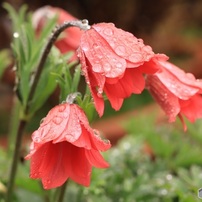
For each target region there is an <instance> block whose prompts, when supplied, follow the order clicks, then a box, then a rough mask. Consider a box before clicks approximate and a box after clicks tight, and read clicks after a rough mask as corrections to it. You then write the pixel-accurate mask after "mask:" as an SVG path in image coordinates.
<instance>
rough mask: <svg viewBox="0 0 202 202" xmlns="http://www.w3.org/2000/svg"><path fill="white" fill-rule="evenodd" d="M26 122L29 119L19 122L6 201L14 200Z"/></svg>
mask: <svg viewBox="0 0 202 202" xmlns="http://www.w3.org/2000/svg"><path fill="white" fill-rule="evenodd" d="M26 124H27V121H25V120H21V121H20V123H19V127H18V132H17V136H16V141H15V150H14V155H13V159H12V160H13V161H12V165H11V171H10V178H9V181H8V188H7V195H6V202H11V201H12V196H13V187H14V182H15V176H16V172H17V167H18V166H17V165H18V162H19V156H20V150H21V144H22V136H23V132H24V129H25V126H26Z"/></svg>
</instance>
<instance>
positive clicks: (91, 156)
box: [85, 150, 109, 168]
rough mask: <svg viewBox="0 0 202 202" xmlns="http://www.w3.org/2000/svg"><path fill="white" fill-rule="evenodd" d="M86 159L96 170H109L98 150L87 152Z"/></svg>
mask: <svg viewBox="0 0 202 202" xmlns="http://www.w3.org/2000/svg"><path fill="white" fill-rule="evenodd" d="M85 154H86V158H87V159H88V161H89V162H90V164H91V165H92V166H94V167H96V168H107V167H109V164H108V163H107V162H106V161H105V160H104V158H103V157H102V155H101V154H100V153H99V152H98V151H96V150H85Z"/></svg>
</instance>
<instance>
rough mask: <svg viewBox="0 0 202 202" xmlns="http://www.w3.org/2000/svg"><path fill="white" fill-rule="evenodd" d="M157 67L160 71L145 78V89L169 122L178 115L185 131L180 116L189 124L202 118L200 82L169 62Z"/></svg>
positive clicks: (201, 83) (160, 63)
mask: <svg viewBox="0 0 202 202" xmlns="http://www.w3.org/2000/svg"><path fill="white" fill-rule="evenodd" d="M159 66H160V67H161V70H160V71H158V72H157V73H155V74H154V75H148V76H147V79H146V81H147V88H148V89H149V91H150V93H151V94H152V95H153V97H154V98H155V100H156V101H157V102H158V103H159V105H160V106H161V107H162V109H163V110H164V111H165V113H166V115H167V116H168V117H169V122H174V121H175V119H176V116H177V115H178V116H179V117H180V119H181V120H182V123H183V125H184V130H186V125H185V123H184V121H183V118H182V115H184V116H185V117H187V119H188V120H189V121H191V122H194V121H195V120H196V119H198V118H201V117H202V97H201V95H200V94H202V81H201V80H198V79H195V77H194V76H193V74H191V73H185V72H184V71H183V70H181V69H179V68H178V67H176V66H175V65H173V64H171V63H169V62H166V61H161V62H159Z"/></svg>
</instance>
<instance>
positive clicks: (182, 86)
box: [156, 61, 200, 100]
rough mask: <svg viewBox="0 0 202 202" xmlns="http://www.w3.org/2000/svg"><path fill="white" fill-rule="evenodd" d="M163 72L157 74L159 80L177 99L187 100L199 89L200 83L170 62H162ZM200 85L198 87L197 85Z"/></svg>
mask: <svg viewBox="0 0 202 202" xmlns="http://www.w3.org/2000/svg"><path fill="white" fill-rule="evenodd" d="M160 64H161V65H162V66H161V67H162V70H161V71H159V72H157V73H156V75H157V76H158V78H159V80H160V81H161V82H162V83H163V84H164V85H165V86H166V87H167V88H168V89H169V90H170V91H171V92H172V93H173V94H174V95H176V96H177V97H179V98H180V99H182V100H187V99H189V98H190V97H192V96H193V95H195V94H196V93H197V92H198V91H199V89H200V86H199V84H200V83H199V82H197V81H196V79H195V78H193V77H192V76H190V75H191V74H186V73H185V72H184V71H182V70H180V69H179V68H177V67H176V66H174V65H172V64H171V63H169V62H165V61H161V62H160ZM197 84H198V85H197Z"/></svg>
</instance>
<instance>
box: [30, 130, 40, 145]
mask: <svg viewBox="0 0 202 202" xmlns="http://www.w3.org/2000/svg"><path fill="white" fill-rule="evenodd" d="M32 139H33V141H34V142H37V143H38V142H40V141H41V138H40V133H39V132H38V131H35V132H34V133H33V136H32Z"/></svg>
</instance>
